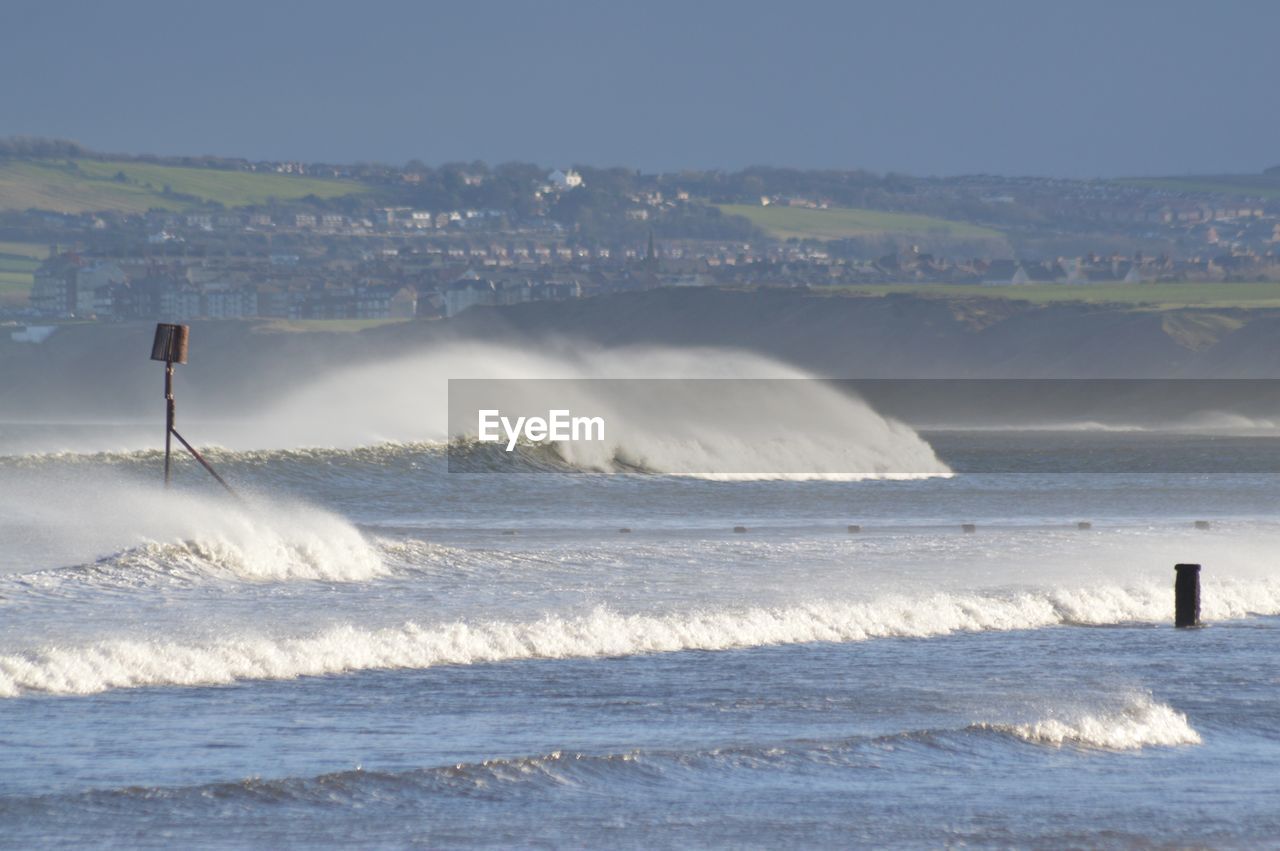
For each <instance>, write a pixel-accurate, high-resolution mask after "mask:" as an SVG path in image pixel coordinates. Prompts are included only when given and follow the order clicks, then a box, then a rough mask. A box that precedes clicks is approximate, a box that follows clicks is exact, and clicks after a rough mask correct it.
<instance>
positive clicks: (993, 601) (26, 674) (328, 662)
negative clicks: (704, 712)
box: [0, 581, 1280, 697]
mask: <svg viewBox="0 0 1280 851" xmlns="http://www.w3.org/2000/svg"><path fill="white" fill-rule="evenodd" d="M1156 590H1157V589H1156V588H1155V587H1154V586H1152V587H1149V588H1138V589H1122V588H1116V589H1103V590H1101V591H1091V592H1082V591H1062V590H1059V591H1051V592H1046V593H1026V594H1017V595H1007V596H999V595H977V594H971V595H966V594H959V595H952V594H937V595H934V596H931V597H927V598H908V597H887V598H882V599H879V600H876V601H872V602H821V603H813V604H810V605H803V606H790V607H784V608H776V609H769V608H761V607H751V608H740V609H722V610H715V611H692V612H677V613H671V614H664V615H651V614H630V615H628V614H621V613H618V612H614V611H612V610H609V609H605V608H598V609H595V610H594V611H592V612H590V613H588V614H585V615H581V616H573V617H560V616H547V617H545V618H543V619H541V620H536V621H524V622H515V621H501V620H497V621H482V622H476V623H466V622H455V623H446V624H436V625H422V624H417V623H406V624H403V625H401V626H397V627H389V628H382V629H369V628H367V627H363V626H359V625H354V624H351V625H343V626H338V627H334V628H330V629H327V630H324V631H322V632H319V633H316V634H312V635H305V636H301V637H284V638H281V637H271V636H268V635H261V634H259V635H242V636H234V637H229V638H227V639H224V640H220V641H214V642H209V643H191V644H184V643H178V642H173V641H166V640H153V639H146V638H143V639H111V640H106V641H101V642H98V643H95V644H91V645H88V646H81V647H47V648H44V649H40V650H36V651H33V652H27V653H17V654H10V655H4V656H0V696H5V697H14V696H17V695H20V694H23V693H25V692H33V691H34V692H50V693H56V694H93V693H96V692H101V691H105V690H108V689H114V688H130V687H137V686H155V685H176V686H196V685H215V684H219V683H231V682H236V681H238V680H246V679H291V678H294V677H300V676H319V675H326V674H339V673H344V672H349V671H361V670H370V669H378V668H428V667H431V666H435V665H467V664H475V663H483V662H498V661H510V660H524V659H563V658H584V657H608V656H626V655H632V654H641V653H663V652H675V651H681V650H728V649H733V648H742V647H755V646H762V645H778V644H795V643H802V642H815V641H831V642H847V641H863V640H867V639H871V638H881V637H894V636H904V637H905V636H911V637H929V636H939V635H947V634H950V633H954V632H959V631H982V630H1017V629H1035V628H1039V627H1046V626H1054V625H1059V624H1065V623H1091V624H1106V623H1116V622H1126V621H1158V622H1165V621H1167V620H1168V616H1169V612H1168V605H1167V604H1168V597H1169V594H1168V588H1167V587H1166V588H1162V589H1159V590H1160V592H1161V594H1160V596H1161V599H1162V600H1163V603H1162V604H1159V605H1157V604H1156V602H1155V597H1156ZM1215 596H1216V597H1219V598H1221V599H1224V600H1226V601H1227V602H1225V603H1222V604H1218V603H1214V604H1213V605H1212V606H1210V607H1208V608H1207V610H1206V612H1207V613H1209V614H1210V615H1211V616H1212V617H1217V618H1223V617H1227V616H1228V614H1229V613H1230V614H1232V615H1238V614H1243V613H1245V612H1253V613H1267V614H1277V613H1280V584H1278V583H1275V582H1270V581H1268V582H1262V583H1234V584H1233V583H1219V584H1218V585H1217V590H1216V591H1215Z"/></svg>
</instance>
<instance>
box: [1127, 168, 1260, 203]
mask: <svg viewBox="0 0 1280 851" xmlns="http://www.w3.org/2000/svg"><path fill="white" fill-rule="evenodd" d="M1113 182H1115V183H1119V184H1121V185H1123V186H1136V187H1138V188H1141V189H1156V190H1159V191H1161V192H1186V193H1191V194H1196V195H1203V194H1214V195H1234V196H1238V197H1242V198H1266V199H1267V200H1270V201H1274V200H1276V199H1280V174H1277V173H1265V174H1204V175H1185V176H1182V177H1130V178H1123V179H1120V180H1116V181H1113Z"/></svg>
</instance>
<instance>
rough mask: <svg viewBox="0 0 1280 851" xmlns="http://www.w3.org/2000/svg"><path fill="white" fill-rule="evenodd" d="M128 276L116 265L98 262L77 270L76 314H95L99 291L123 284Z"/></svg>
mask: <svg viewBox="0 0 1280 851" xmlns="http://www.w3.org/2000/svg"><path fill="white" fill-rule="evenodd" d="M127 280H128V276H127V275H125V273H124V271H123V270H122V269H121V268H120V267H119V266H117V265H116V264H115V263H111V262H107V261H101V260H100V261H98V262H95V263H91V264H89V265H87V266H82V267H81V268H79V269H77V270H76V297H75V309H74V311H73V312H74V313H75V314H76V315H77V316H89V315H90V314H92V313H94V311H95V309H96V305H95V304H94V300H95V299H96V298H97V291H98V290H99V289H100V288H102V287H108V286H110V285H112V284H122V283H124V282H125V281H127Z"/></svg>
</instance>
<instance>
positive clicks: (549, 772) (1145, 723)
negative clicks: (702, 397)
mask: <svg viewBox="0 0 1280 851" xmlns="http://www.w3.org/2000/svg"><path fill="white" fill-rule="evenodd" d="M1132 700H1133V702H1132V704H1131V705H1130V706H1129V707H1127V708H1126V709H1124V710H1121V711H1120V712H1118V713H1117V714H1115V715H1105V714H1104V715H1099V716H1096V717H1095V716H1090V715H1087V714H1085V715H1080V716H1078V718H1079V720H1077V721H1076V722H1075V726H1071V727H1070V729H1071V730H1073V731H1074V732H1073V733H1072V734H1070V735H1065V736H1059V735H1058V734H1057V732H1056V731H1057V729H1058V728H1057V726H1055V725H1057V724H1059V723H1061V722H1058V721H1057V719H1048V720H1046V721H1042V722H1037V723H1036V724H1032V725H1009V724H994V723H979V724H970V725H969V726H967V727H963V728H950V729H920V730H902V731H898V732H893V733H883V734H879V735H855V736H847V737H841V738H833V739H825V740H813V739H805V740H783V741H778V742H761V743H744V744H729V745H721V746H714V747H702V748H691V749H675V748H661V747H659V748H651V747H649V748H645V747H637V748H631V749H627V750H620V751H615V752H606V753H590V752H584V751H575V750H571V749H561V750H553V751H549V752H547V753H542V754H537V755H525V756H503V757H493V758H490V759H483V760H475V761H471V762H456V763H448V764H444V765H437V766H432V767H428V768H415V769H410V770H406V771H379V770H366V769H364V768H361V767H357V768H354V769H350V770H346V771H334V772H329V773H325V774H320V775H315V776H310V777H279V778H262V777H248V778H245V779H243V780H239V781H224V782H216V783H208V784H202V785H197V786H167V787H166V786H128V787H122V788H116V789H95V790H89V791H85V792H80V793H74V794H71V795H41V796H33V797H32V798H28V799H25V801H24V803H25V804H26V805H27V806H31V805H32V804H34V805H35V806H36V807H37V808H39V805H40V804H41V803H43V804H45V805H47V806H50V807H54V808H60V807H63V806H65V805H66V804H67V803H68V802H69V799H70V801H79V802H92V803H94V804H97V805H103V806H108V807H109V806H110V804H111V803H112V802H119V803H122V804H125V803H127V804H129V805H130V808H131V811H132V804H134V803H136V802H139V801H141V802H145V803H147V804H149V805H151V806H160V807H164V806H167V805H173V804H180V805H181V804H186V803H190V802H200V803H202V804H210V805H214V806H223V805H225V804H227V803H230V802H237V801H239V802H243V803H247V804H259V803H267V804H281V803H290V804H304V805H305V804H315V805H320V806H325V807H331V806H333V805H334V804H338V805H346V806H353V805H363V804H369V803H375V802H381V803H386V802H387V801H394V800H396V799H399V798H403V797H417V796H421V795H423V794H427V795H430V794H443V795H460V796H464V797H476V796H481V797H484V796H490V795H499V794H503V790H506V789H510V788H512V787H520V786H533V787H581V786H586V785H590V784H593V783H596V782H606V783H611V784H612V783H617V782H618V781H619V780H624V779H625V782H629V783H631V784H647V785H652V784H663V785H666V784H669V783H671V782H672V781H673V780H674V779H676V778H677V777H678V776H680V775H683V774H686V773H687V774H690V775H691V776H698V775H704V774H706V773H708V772H725V771H730V772H731V771H775V770H778V769H780V768H787V767H795V766H802V765H808V766H821V767H823V768H829V767H836V768H855V769H856V768H860V767H877V768H878V767H881V766H882V765H883V762H884V760H885V759H886V757H887V755H889V754H894V755H895V756H897V757H898V758H908V759H910V758H921V757H923V758H930V757H929V756H928V755H929V754H937V755H942V756H943V757H945V758H946V759H947V760H948V761H951V760H953V759H954V756H955V754H956V753H966V754H969V755H975V754H976V755H979V756H980V755H981V753H982V746H981V744H980V742H981V739H983V738H986V737H989V736H992V735H995V736H1000V737H1004V736H1013V737H1014V738H1017V739H1021V740H1025V741H1030V742H1033V743H1035V744H1045V745H1050V746H1054V747H1061V746H1062V745H1063V744H1068V745H1076V746H1078V747H1079V748H1080V749H1082V750H1106V751H1129V750H1139V749H1142V748H1146V747H1176V746H1186V745H1197V744H1200V743H1201V738H1200V735H1199V734H1198V733H1197V732H1196V731H1195V730H1194V729H1192V728H1191V726H1190V725H1189V724H1188V723H1187V719H1186V716H1185V715H1184V714H1182V713H1180V712H1178V711H1177V710H1175V709H1173V708H1171V707H1169V706H1167V705H1165V704H1162V703H1157V702H1155V701H1154V700H1152V699H1151V697H1150V696H1149V695H1147V696H1143V697H1136V698H1133V699H1132ZM1046 725H1048V728H1049V729H1052V730H1053V731H1054V732H1052V733H1048V734H1045V733H1032V732H1028V731H1029V730H1032V729H1036V728H1040V727H1045V726H1046ZM1063 726H1064V727H1067V726H1068V725H1065V724H1064V725H1063ZM19 800H21V799H19ZM14 803H17V801H15V800H12V799H11V801H10V804H11V805H12V804H14Z"/></svg>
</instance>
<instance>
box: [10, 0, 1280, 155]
mask: <svg viewBox="0 0 1280 851" xmlns="http://www.w3.org/2000/svg"><path fill="white" fill-rule="evenodd" d="M1277 42H1280V2H1276V0H1211V2H1210V0H1197V2H1183V0H1160V1H1159V2H1124V0H1110V2H1096V1H1095V0H1070V2H1035V1H1034V0H1022V2H1015V1H1014V0H954V2H916V0H908V2H903V0H893V2H889V0H883V1H882V2H876V3H866V2H809V0H770V2H755V0H736V2H696V0H684V2H665V0H660V2H607V0H594V2H535V0H526V2H498V1H497V0H454V2H448V3H443V2H433V0H414V2H404V1H403V0H401V1H399V2H397V0H362V2H333V0H313V2H308V3H273V2H269V0H258V2H242V0H206V2H201V3H189V2H185V0H163V2H150V0H147V2H131V0H117V1H116V2H104V0H94V2H74V3H73V2H64V0H0V135H10V134H28V135H45V136H60V137H67V138H72V139H75V140H77V141H80V142H83V143H84V144H86V145H89V146H90V147H93V148H98V149H102V150H110V151H129V152H154V153H166V154H170V153H217V154H227V155H243V156H248V157H262V158H298V159H305V160H329V161H352V160H379V161H386V162H393V163H402V162H404V161H406V160H408V159H410V158H413V157H417V158H419V159H422V160H423V161H425V162H427V163H431V164H436V163H441V162H445V161H450V160H472V159H484V160H488V161H491V162H498V161H503V160H512V159H520V160H532V161H535V162H540V163H543V164H548V165H559V164H569V163H574V162H579V163H589V164H593V165H618V164H621V165H631V166H636V167H639V168H643V169H645V170H656V169H676V168H680V167H685V166H689V167H725V168H735V167H740V166H744V165H748V164H757V163H759V164H771V165H793V166H805V167H817V166H832V167H862V168H869V169H874V170H877V171H887V170H896V171H905V172H911V173H916V174H957V173H970V172H994V173H1003V174H1033V173H1034V174H1052V175H1065V176H1093V175H1100V176H1111V175H1121V174H1157V173H1159V174H1164V173H1171V174H1173V173H1188V172H1213V171H1258V170H1260V169H1262V168H1265V167H1267V166H1271V165H1276V164H1280V106H1278V104H1280V51H1278V50H1277V48H1276V46H1275V45H1276V44H1277Z"/></svg>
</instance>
